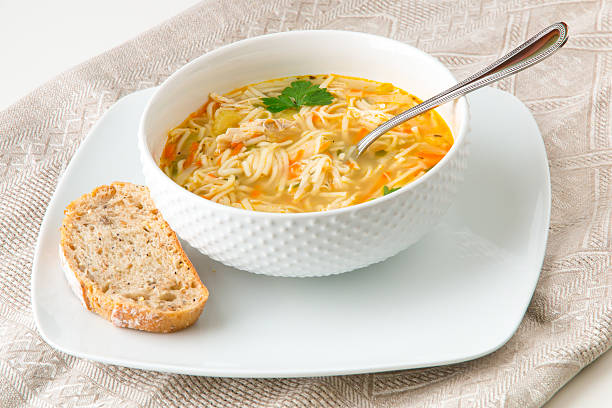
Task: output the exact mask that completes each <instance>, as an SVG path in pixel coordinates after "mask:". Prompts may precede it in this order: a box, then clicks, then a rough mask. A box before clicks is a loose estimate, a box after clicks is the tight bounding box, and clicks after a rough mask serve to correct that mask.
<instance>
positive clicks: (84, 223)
mask: <svg viewBox="0 0 612 408" xmlns="http://www.w3.org/2000/svg"><path fill="white" fill-rule="evenodd" d="M64 213H65V217H64V222H63V223H62V227H61V241H60V259H61V260H62V266H63V269H64V273H65V275H66V278H67V279H68V282H69V283H70V286H71V287H72V290H73V292H74V293H75V294H76V295H77V297H79V298H80V299H81V302H82V303H83V305H84V306H85V307H86V308H87V309H89V310H91V311H92V312H95V313H97V314H99V315H100V316H102V317H104V318H105V319H107V320H110V321H111V322H112V323H113V324H114V325H115V326H119V327H129V328H132V329H138V330H145V331H150V332H161V333H166V332H173V331H177V330H180V329H183V328H185V327H187V326H190V325H192V324H193V323H194V322H195V321H196V320H197V319H198V317H199V316H200V314H201V313H202V309H203V308H204V304H205V303H206V300H207V299H208V290H207V289H206V287H205V286H204V285H203V284H202V282H201V281H200V278H199V277H198V274H197V272H196V270H195V268H194V267H193V265H192V264H191V262H190V261H189V259H188V258H187V255H185V252H184V251H183V249H182V248H181V244H180V243H179V241H178V239H177V237H176V234H175V233H174V231H172V229H170V226H169V225H168V224H167V223H166V221H164V219H163V218H162V216H161V214H159V212H158V211H157V209H156V208H155V205H154V203H153V200H152V199H151V197H150V196H149V190H148V188H146V187H142V186H137V185H134V184H130V183H120V182H115V183H112V184H111V185H109V186H100V187H98V188H96V189H95V190H93V191H92V192H91V193H90V194H85V195H83V196H82V197H80V198H79V199H77V200H75V201H73V202H72V203H71V204H70V205H68V207H66V210H65V211H64Z"/></svg>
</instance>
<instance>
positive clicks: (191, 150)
mask: <svg viewBox="0 0 612 408" xmlns="http://www.w3.org/2000/svg"><path fill="white" fill-rule="evenodd" d="M199 146H200V144H199V143H198V142H193V143H191V146H189V156H187V159H186V160H185V164H184V165H183V167H189V166H191V163H193V160H194V159H195V155H196V153H197V152H198V147H199Z"/></svg>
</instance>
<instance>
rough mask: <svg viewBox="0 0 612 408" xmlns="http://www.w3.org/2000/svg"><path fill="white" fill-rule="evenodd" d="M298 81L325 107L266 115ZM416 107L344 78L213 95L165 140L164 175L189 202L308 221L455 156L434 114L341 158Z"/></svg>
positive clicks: (395, 92) (376, 85) (389, 88)
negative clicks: (296, 215)
mask: <svg viewBox="0 0 612 408" xmlns="http://www.w3.org/2000/svg"><path fill="white" fill-rule="evenodd" d="M295 81H309V82H310V83H312V84H314V85H318V87H319V88H323V89H326V90H327V92H329V93H330V94H331V96H332V97H333V99H331V103H330V104H327V105H316V106H304V105H302V106H298V107H294V108H290V109H286V110H283V111H280V112H275V113H273V112H271V111H270V110H269V109H270V108H269V107H268V108H267V107H266V104H264V102H263V101H264V98H271V97H278V96H279V95H280V94H281V92H282V91H283V90H284V89H285V88H287V87H290V86H291V84H292V83H294V82H295ZM308 86H311V85H310V84H308ZM418 103H420V101H419V100H418V99H417V98H416V97H414V96H412V95H410V94H408V93H406V92H405V91H403V90H402V89H399V88H397V87H395V86H393V85H392V84H389V83H380V82H375V81H370V80H365V79H359V78H352V77H345V76H340V75H310V76H299V77H290V78H282V79H274V80H270V81H265V82H261V83H257V84H252V85H248V86H244V87H242V88H238V89H236V90H234V91H232V92H229V93H228V94H225V95H218V94H216V93H211V94H210V95H209V99H208V101H207V102H206V103H205V104H204V105H203V106H202V107H201V108H200V109H199V110H198V111H196V112H194V113H192V114H191V115H190V116H189V117H188V118H187V119H186V120H185V121H184V122H183V123H181V124H180V125H179V126H177V127H176V128H174V129H172V130H170V131H169V132H168V139H167V142H166V145H165V148H164V151H163V153H162V157H161V159H160V167H161V168H162V170H163V171H165V173H166V174H167V175H168V176H169V177H171V178H172V179H173V180H174V181H176V182H177V183H178V184H179V185H181V186H183V187H184V188H186V189H187V190H189V191H191V192H193V193H194V194H197V195H199V196H201V197H203V198H205V199H208V200H211V201H214V202H217V203H220V204H225V205H229V206H233V207H237V208H242V209H246V210H255V211H268V212H308V211H324V210H330V209H334V208H340V207H346V206H350V205H354V204H359V203H362V202H365V201H367V200H371V199H375V198H377V197H380V196H382V195H385V194H389V193H392V192H394V191H395V190H396V189H399V188H401V187H403V186H405V185H406V184H408V183H410V182H411V181H413V180H415V179H417V178H418V177H421V176H422V175H423V174H425V172H427V171H428V170H429V169H430V168H432V167H433V166H434V165H435V164H436V163H438V162H439V161H440V160H441V159H442V158H443V157H444V155H445V154H446V153H447V152H448V150H449V149H450V147H451V146H452V144H453V137H452V134H451V132H450V129H449V128H448V126H447V125H446V123H445V122H444V120H443V119H442V118H441V117H440V115H439V114H438V113H436V112H435V111H433V110H432V111H429V112H426V113H425V114H423V115H420V116H418V117H416V118H413V119H411V120H409V121H407V122H405V123H404V124H402V125H400V126H398V127H396V128H394V129H392V130H391V131H389V132H387V133H386V134H385V135H383V136H382V137H380V138H379V139H378V140H377V141H376V142H374V143H373V144H372V146H370V148H369V149H368V150H367V151H366V152H365V153H364V154H363V155H362V156H361V157H360V158H359V159H358V160H353V159H348V158H347V152H348V149H350V148H351V147H353V146H354V145H355V144H356V143H357V142H358V141H359V140H360V139H361V138H363V137H364V136H365V135H366V134H367V133H368V132H370V131H371V130H373V129H374V128H375V127H377V126H378V125H379V124H381V123H382V122H384V121H386V120H388V119H390V118H391V117H393V116H395V115H397V114H399V113H401V112H403V111H405V110H407V109H409V108H410V107H412V106H414V105H416V104H418Z"/></svg>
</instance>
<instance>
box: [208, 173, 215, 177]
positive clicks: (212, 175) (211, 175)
mask: <svg viewBox="0 0 612 408" xmlns="http://www.w3.org/2000/svg"><path fill="white" fill-rule="evenodd" d="M208 176H209V177H212V178H217V176H215V175H214V174H212V173H208Z"/></svg>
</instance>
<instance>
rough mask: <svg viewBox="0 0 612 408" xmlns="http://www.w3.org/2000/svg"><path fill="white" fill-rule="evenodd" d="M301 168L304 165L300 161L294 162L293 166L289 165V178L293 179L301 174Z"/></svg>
mask: <svg viewBox="0 0 612 408" xmlns="http://www.w3.org/2000/svg"><path fill="white" fill-rule="evenodd" d="M301 168H302V166H301V165H300V163H293V164H292V165H291V166H289V178H290V179H292V178H295V177H297V176H299V175H300V170H301Z"/></svg>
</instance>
